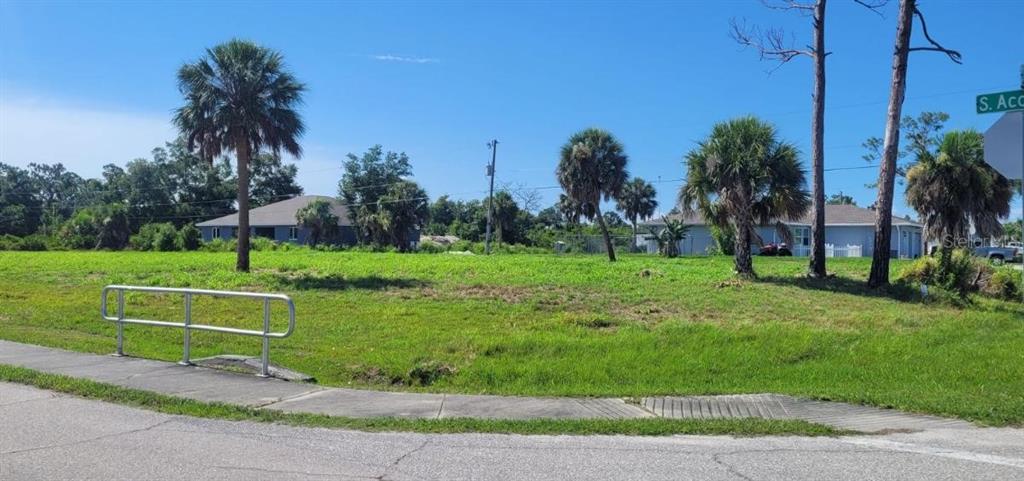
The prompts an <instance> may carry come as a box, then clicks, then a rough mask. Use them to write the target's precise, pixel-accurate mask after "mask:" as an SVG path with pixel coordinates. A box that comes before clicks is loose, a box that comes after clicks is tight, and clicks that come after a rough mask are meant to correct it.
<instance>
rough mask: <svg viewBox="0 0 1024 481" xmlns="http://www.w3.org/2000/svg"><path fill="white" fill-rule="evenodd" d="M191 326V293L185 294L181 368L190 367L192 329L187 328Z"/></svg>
mask: <svg viewBox="0 0 1024 481" xmlns="http://www.w3.org/2000/svg"><path fill="white" fill-rule="evenodd" d="M191 325H192V293H190V292H186V293H185V327H184V328H183V329H184V331H185V340H184V345H183V346H182V354H181V362H179V363H178V364H181V365H182V366H191V365H192V360H191V356H190V353H191V350H192V329H190V327H189V326H191Z"/></svg>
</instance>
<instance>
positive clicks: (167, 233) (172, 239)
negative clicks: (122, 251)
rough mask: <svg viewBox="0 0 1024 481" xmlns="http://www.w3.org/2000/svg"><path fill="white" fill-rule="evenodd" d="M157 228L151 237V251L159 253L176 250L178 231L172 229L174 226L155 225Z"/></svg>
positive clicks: (168, 224) (169, 224)
mask: <svg viewBox="0 0 1024 481" xmlns="http://www.w3.org/2000/svg"><path fill="white" fill-rule="evenodd" d="M157 226H158V227H157V229H156V232H155V235H154V236H153V250H155V251H160V252H168V251H176V250H178V231H177V230H176V229H175V228H174V224H171V223H167V224H157Z"/></svg>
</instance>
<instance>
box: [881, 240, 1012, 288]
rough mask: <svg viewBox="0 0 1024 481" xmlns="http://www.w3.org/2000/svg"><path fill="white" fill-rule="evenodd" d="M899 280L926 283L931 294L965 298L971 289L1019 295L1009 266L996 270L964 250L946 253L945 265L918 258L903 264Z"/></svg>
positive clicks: (938, 261) (935, 259) (930, 259)
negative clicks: (947, 294) (910, 262)
mask: <svg viewBox="0 0 1024 481" xmlns="http://www.w3.org/2000/svg"><path fill="white" fill-rule="evenodd" d="M899 280H901V281H909V282H914V283H918V284H927V285H928V286H929V287H930V289H929V296H932V297H943V294H944V293H949V294H953V295H956V296H958V297H959V298H960V299H962V300H967V299H968V296H969V295H970V294H971V293H975V292H977V293H979V294H982V295H984V296H988V297H995V298H999V299H1016V298H1017V297H1019V296H1020V278H1019V274H1016V273H1015V271H1013V270H1011V269H998V270H997V269H995V268H993V267H992V266H991V265H990V264H989V263H988V262H987V261H985V260H984V259H980V258H978V257H975V256H973V255H971V253H970V252H969V251H967V250H966V249H958V250H955V251H953V252H951V253H949V261H948V265H946V266H945V267H943V265H942V260H941V258H935V257H922V258H920V259H918V260H916V261H914V262H913V263H912V264H910V265H908V266H907V267H905V268H904V269H903V271H902V272H901V273H900V276H899Z"/></svg>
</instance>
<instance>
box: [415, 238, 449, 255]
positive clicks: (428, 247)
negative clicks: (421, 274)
mask: <svg viewBox="0 0 1024 481" xmlns="http://www.w3.org/2000/svg"><path fill="white" fill-rule="evenodd" d="M447 251H448V248H446V247H445V246H443V245H441V244H438V243H437V242H434V241H429V240H425V241H420V244H419V246H417V248H416V252H422V253H424V254H439V253H441V252H447Z"/></svg>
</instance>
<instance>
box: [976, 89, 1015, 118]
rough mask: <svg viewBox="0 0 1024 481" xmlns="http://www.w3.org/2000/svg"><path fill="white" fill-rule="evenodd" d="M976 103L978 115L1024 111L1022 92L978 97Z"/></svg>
mask: <svg viewBox="0 0 1024 481" xmlns="http://www.w3.org/2000/svg"><path fill="white" fill-rule="evenodd" d="M977 103H978V113H979V114H990V113H995V112H1006V111H1010V110H1024V90H1010V91H1007V92H998V93H994V94H984V95H979V96H978V99H977Z"/></svg>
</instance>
